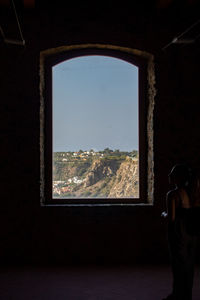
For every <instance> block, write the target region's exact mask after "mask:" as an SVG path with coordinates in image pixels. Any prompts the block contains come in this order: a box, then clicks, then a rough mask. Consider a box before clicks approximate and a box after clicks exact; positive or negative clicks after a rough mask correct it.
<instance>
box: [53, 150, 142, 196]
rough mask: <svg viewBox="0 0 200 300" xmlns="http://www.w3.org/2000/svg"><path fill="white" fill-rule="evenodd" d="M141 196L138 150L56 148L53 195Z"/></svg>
mask: <svg viewBox="0 0 200 300" xmlns="http://www.w3.org/2000/svg"><path fill="white" fill-rule="evenodd" d="M138 196H139V178H138V152H137V150H133V151H131V152H126V151H120V150H111V149H109V148H106V149H104V150H103V151H94V150H93V149H91V150H89V151H88V150H87V151H83V150H79V151H77V152H72V151H68V152H54V154H53V197H54V198H77V197H78V198H82V197H83V198H84V197H91V198H98V197H100V198H110V197H116V198H120V197H133V198H138Z"/></svg>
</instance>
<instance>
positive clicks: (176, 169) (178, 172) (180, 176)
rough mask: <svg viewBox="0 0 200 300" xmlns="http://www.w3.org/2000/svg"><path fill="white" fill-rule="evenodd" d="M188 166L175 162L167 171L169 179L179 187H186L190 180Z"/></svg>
mask: <svg viewBox="0 0 200 300" xmlns="http://www.w3.org/2000/svg"><path fill="white" fill-rule="evenodd" d="M190 173H191V172H190V168H189V167H188V166H187V165H185V164H176V165H175V166H173V168H172V169H171V172H170V173H169V181H170V183H172V184H175V185H176V186H179V187H187V186H188V184H189V182H190V177H191V174H190Z"/></svg>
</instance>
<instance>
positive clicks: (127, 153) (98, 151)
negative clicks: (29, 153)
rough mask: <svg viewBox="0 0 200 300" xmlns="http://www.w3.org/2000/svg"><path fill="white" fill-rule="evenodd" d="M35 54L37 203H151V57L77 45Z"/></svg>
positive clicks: (110, 47)
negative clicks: (37, 77) (38, 106)
mask: <svg viewBox="0 0 200 300" xmlns="http://www.w3.org/2000/svg"><path fill="white" fill-rule="evenodd" d="M40 59H41V60H40V68H41V69H40V93H41V111H40V112H41V116H40V122H41V138H40V145H41V153H40V155H41V203H42V204H72V205H73V204H88V203H89V204H136V203H150V204H152V201H153V159H152V157H153V116H152V115H153V105H154V94H155V91H154V74H153V62H152V56H151V55H149V54H147V53H142V52H141V53H140V52H138V51H137V50H131V49H127V48H121V47H115V46H103V45H80V46H71V47H61V48H58V49H52V50H46V51H43V52H42V53H41V56H40ZM150 78H151V80H150ZM150 90H151V92H149V91H150Z"/></svg>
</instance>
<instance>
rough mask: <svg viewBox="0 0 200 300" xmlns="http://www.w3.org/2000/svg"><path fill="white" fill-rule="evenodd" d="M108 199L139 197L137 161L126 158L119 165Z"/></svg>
mask: <svg viewBox="0 0 200 300" xmlns="http://www.w3.org/2000/svg"><path fill="white" fill-rule="evenodd" d="M108 197H112V198H121V197H134V198H137V197H139V172H138V160H132V159H131V158H127V159H126V160H125V161H124V162H122V163H121V165H120V167H119V169H118V170H117V173H116V177H115V179H114V180H113V184H112V186H111V189H110V193H109V195H108Z"/></svg>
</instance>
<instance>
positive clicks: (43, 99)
mask: <svg viewBox="0 0 200 300" xmlns="http://www.w3.org/2000/svg"><path fill="white" fill-rule="evenodd" d="M90 55H102V56H110V57H113V58H118V59H122V60H124V61H126V62H129V63H131V64H133V65H135V66H137V67H138V74H139V78H138V83H139V87H138V95H139V96H138V114H139V116H138V117H139V118H138V119H139V124H138V128H139V130H138V131H139V149H138V152H139V195H140V196H139V198H79V199H77V198H73V199H70V198H68V199H53V197H52V161H53V158H52V157H53V155H52V154H53V152H52V132H53V131H52V129H53V128H52V123H53V122H52V121H53V120H52V104H53V103H52V101H53V99H52V98H53V97H52V69H53V68H52V67H53V66H54V65H56V64H58V63H61V62H62V61H66V60H68V59H71V58H76V57H83V56H90ZM154 83H155V75H154V64H153V56H152V55H151V54H149V53H146V52H142V51H139V50H135V49H130V48H123V47H118V46H109V45H99V44H95V45H93V44H87V45H74V46H66V47H65V46H63V47H58V48H54V49H48V50H45V51H42V52H41V53H40V203H41V205H95V204H97V205H114V204H117V205H118V204H121V205H126V204H128V205H133V204H134V205H135V204H153V192H154V174H153V164H154V162H153V108H154V97H155V88H154Z"/></svg>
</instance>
